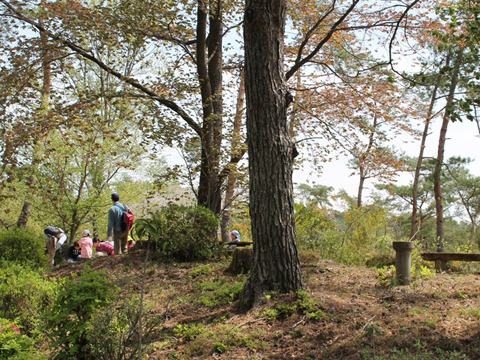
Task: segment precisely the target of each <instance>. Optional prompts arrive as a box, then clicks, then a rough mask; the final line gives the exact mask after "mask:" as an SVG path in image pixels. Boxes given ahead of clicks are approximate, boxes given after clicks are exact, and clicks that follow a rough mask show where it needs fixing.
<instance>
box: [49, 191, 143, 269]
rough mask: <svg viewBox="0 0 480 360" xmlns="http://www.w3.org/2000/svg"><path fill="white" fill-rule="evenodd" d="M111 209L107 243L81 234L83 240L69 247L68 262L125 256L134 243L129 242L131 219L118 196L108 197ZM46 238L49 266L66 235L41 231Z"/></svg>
mask: <svg viewBox="0 0 480 360" xmlns="http://www.w3.org/2000/svg"><path fill="white" fill-rule="evenodd" d="M111 199H112V206H111V207H110V209H109V210H108V225H107V241H100V239H99V238H98V237H94V238H93V239H92V237H91V234H90V231H89V230H84V231H83V232H82V237H81V238H80V239H79V240H76V241H74V242H73V244H71V245H70V246H69V248H68V251H67V255H66V258H67V262H68V263H73V262H77V261H81V260H85V259H89V258H91V257H94V256H111V255H121V254H125V253H127V251H129V250H130V249H131V248H132V247H133V246H134V245H135V242H134V241H133V240H131V239H129V236H128V234H129V231H130V228H131V226H132V224H133V220H134V215H133V213H132V211H131V210H130V209H129V208H128V206H126V205H125V204H122V203H120V195H119V194H118V193H113V194H112V195H111ZM44 233H45V236H46V237H47V241H46V248H47V250H46V251H47V253H48V254H49V255H50V265H52V266H53V265H54V263H55V260H54V259H55V254H56V253H57V252H58V251H59V250H60V249H61V248H62V245H63V244H65V241H66V240H67V235H66V234H65V233H64V231H63V230H62V229H60V228H56V227H53V226H49V227H47V228H46V229H45V230H44ZM93 249H95V253H93Z"/></svg>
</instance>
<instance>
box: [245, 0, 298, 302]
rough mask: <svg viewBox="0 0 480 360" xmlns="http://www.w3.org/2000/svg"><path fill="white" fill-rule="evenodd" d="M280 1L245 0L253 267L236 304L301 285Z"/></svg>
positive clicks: (293, 150) (283, 27)
mask: <svg viewBox="0 0 480 360" xmlns="http://www.w3.org/2000/svg"><path fill="white" fill-rule="evenodd" d="M285 11H286V1H285V0H247V1H246V7H245V22H244V29H245V30H244V39H245V65H246V66H245V93H246V100H247V102H246V103H247V139H248V141H247V142H248V156H249V175H250V215H251V223H252V237H253V243H254V245H253V249H254V256H253V268H252V271H251V273H250V277H249V278H248V280H247V282H246V284H245V287H244V289H243V291H242V294H241V297H240V301H239V307H240V308H244V309H246V308H251V307H253V306H255V305H256V304H258V302H259V301H260V299H261V298H262V297H263V295H264V293H265V292H266V291H270V290H272V291H279V292H282V293H287V292H291V291H296V290H298V289H301V288H302V287H303V279H302V272H301V268H300V260H299V257H298V250H297V246H296V243H295V237H296V230H295V219H294V203H293V181H292V172H293V161H294V155H295V153H296V151H295V146H294V143H293V141H292V138H291V136H290V131H289V127H288V122H287V107H288V105H289V104H290V102H291V95H290V94H289V93H288V91H287V87H286V80H285V75H284V71H283V70H284V69H283V60H284V54H283V51H284V32H285Z"/></svg>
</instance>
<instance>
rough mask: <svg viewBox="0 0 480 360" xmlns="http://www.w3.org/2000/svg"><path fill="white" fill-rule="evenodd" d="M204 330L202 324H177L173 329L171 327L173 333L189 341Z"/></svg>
mask: <svg viewBox="0 0 480 360" xmlns="http://www.w3.org/2000/svg"><path fill="white" fill-rule="evenodd" d="M206 331H207V329H206V328H205V326H203V325H202V324H185V325H183V324H178V325H177V326H176V327H175V329H173V334H174V335H175V336H176V337H178V338H182V339H184V340H186V341H191V340H193V339H195V338H196V337H197V336H198V335H200V334H203V333H205V332H206Z"/></svg>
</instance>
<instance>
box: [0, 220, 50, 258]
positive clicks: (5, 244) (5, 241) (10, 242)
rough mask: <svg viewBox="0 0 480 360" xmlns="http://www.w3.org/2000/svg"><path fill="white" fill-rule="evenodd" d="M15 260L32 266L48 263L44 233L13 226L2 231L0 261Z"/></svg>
mask: <svg viewBox="0 0 480 360" xmlns="http://www.w3.org/2000/svg"><path fill="white" fill-rule="evenodd" d="M2 260H3V261H15V262H18V263H21V264H28V265H30V266H32V267H44V266H46V265H47V264H48V256H47V255H46V254H45V239H44V238H43V235H40V234H38V233H35V232H33V231H30V230H28V229H22V228H17V227H15V228H13V229H9V230H2V231H1V232H0V261H2Z"/></svg>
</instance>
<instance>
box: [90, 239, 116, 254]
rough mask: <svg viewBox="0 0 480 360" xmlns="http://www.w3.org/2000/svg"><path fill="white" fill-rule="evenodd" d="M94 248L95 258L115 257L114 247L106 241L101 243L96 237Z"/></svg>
mask: <svg viewBox="0 0 480 360" xmlns="http://www.w3.org/2000/svg"><path fill="white" fill-rule="evenodd" d="M93 247H94V248H95V256H105V255H108V256H110V255H115V251H114V248H113V246H112V245H110V244H109V243H108V242H106V241H100V239H98V238H96V237H94V238H93Z"/></svg>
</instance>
